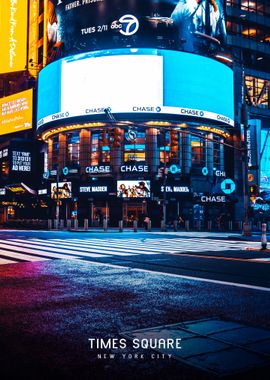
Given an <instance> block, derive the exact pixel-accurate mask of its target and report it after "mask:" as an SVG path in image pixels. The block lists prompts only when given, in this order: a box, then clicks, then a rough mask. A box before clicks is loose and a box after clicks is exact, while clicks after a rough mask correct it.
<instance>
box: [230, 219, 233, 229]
mask: <svg viewBox="0 0 270 380" xmlns="http://www.w3.org/2000/svg"><path fill="white" fill-rule="evenodd" d="M232 229H233V224H232V220H229V231H232Z"/></svg>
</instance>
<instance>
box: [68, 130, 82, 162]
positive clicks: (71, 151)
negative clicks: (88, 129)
mask: <svg viewBox="0 0 270 380" xmlns="http://www.w3.org/2000/svg"><path fill="white" fill-rule="evenodd" d="M79 143H80V135H79V132H76V133H70V134H69V135H68V136H67V165H68V166H77V165H79Z"/></svg>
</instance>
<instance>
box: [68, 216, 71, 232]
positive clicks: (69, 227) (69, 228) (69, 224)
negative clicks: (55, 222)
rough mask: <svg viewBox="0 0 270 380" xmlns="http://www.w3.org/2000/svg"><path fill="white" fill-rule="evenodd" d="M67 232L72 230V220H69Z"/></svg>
mask: <svg viewBox="0 0 270 380" xmlns="http://www.w3.org/2000/svg"><path fill="white" fill-rule="evenodd" d="M67 230H68V231H70V230H71V219H67Z"/></svg>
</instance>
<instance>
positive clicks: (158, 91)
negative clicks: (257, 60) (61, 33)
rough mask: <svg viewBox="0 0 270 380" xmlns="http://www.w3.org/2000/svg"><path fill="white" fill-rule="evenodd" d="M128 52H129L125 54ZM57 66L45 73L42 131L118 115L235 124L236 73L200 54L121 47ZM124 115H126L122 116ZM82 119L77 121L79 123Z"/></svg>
mask: <svg viewBox="0 0 270 380" xmlns="http://www.w3.org/2000/svg"><path fill="white" fill-rule="evenodd" d="M123 53H125V54H123ZM106 54H108V55H105V56H104V53H103V52H98V53H94V54H93V53H90V54H85V55H76V56H72V57H69V58H64V59H61V60H59V61H56V62H53V63H51V64H50V65H48V66H46V67H45V68H44V69H43V70H42V71H41V72H40V74H39V81H38V82H39V84H38V127H39V128H41V127H42V130H44V129H45V126H46V125H47V124H50V123H55V124H59V123H62V124H63V123H67V122H69V121H70V120H71V119H72V118H73V119H72V122H74V117H75V118H76V117H81V118H82V119H83V120H87V121H88V120H91V119H92V120H94V119H95V117H96V116H97V115H99V117H103V118H104V120H105V121H108V118H107V116H106V115H105V112H104V109H105V108H110V109H111V112H112V113H113V114H115V115H117V114H134V115H135V114H140V115H142V116H143V118H145V119H146V120H147V119H149V118H150V120H152V119H151V118H152V117H153V116H152V115H155V117H156V118H157V117H159V115H164V114H166V115H173V117H174V118H175V117H176V118H178V119H181V118H183V117H184V118H191V119H201V120H214V121H216V122H217V123H218V124H220V123H225V124H227V125H231V126H233V118H234V106H233V73H232V70H231V69H230V68H228V67H227V66H226V65H224V64H222V63H220V62H218V61H215V60H213V59H210V58H206V57H202V56H199V55H195V54H190V53H183V52H173V51H169V50H159V51H157V50H152V49H136V50H133V49H132V50H130V49H119V50H112V51H106ZM119 117H120V116H119ZM75 120H76V119H75Z"/></svg>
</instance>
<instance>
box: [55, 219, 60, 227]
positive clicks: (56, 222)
mask: <svg viewBox="0 0 270 380" xmlns="http://www.w3.org/2000/svg"><path fill="white" fill-rule="evenodd" d="M54 229H55V230H58V229H59V220H58V219H54Z"/></svg>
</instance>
